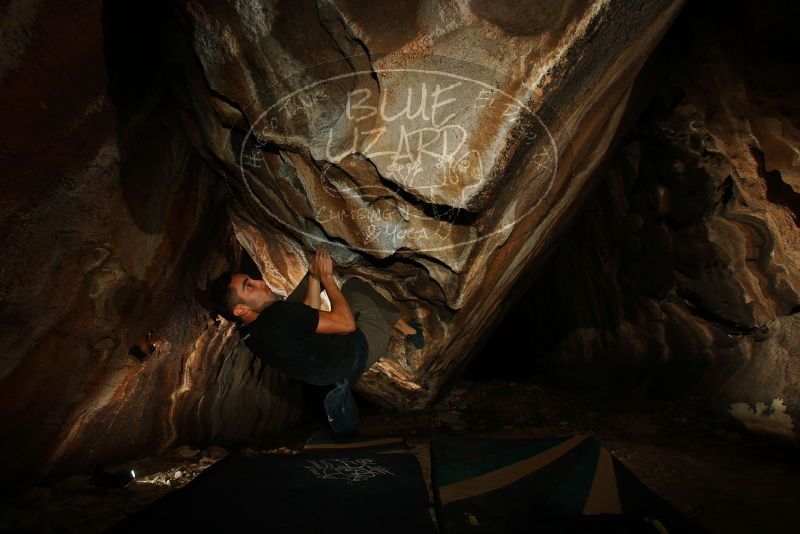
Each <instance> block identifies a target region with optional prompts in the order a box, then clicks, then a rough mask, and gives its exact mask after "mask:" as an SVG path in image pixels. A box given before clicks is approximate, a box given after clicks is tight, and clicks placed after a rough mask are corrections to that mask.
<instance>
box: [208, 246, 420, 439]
mask: <svg viewBox="0 0 800 534" xmlns="http://www.w3.org/2000/svg"><path fill="white" fill-rule="evenodd" d="M320 284H321V287H320ZM322 289H324V290H325V292H326V293H327V294H328V299H329V300H330V303H331V310H330V311H325V310H321V309H320V303H321V299H320V293H321V290H322ZM211 299H212V303H213V304H214V307H215V308H216V311H217V313H219V314H220V315H222V316H223V317H225V318H226V319H228V320H229V321H233V322H235V323H238V324H240V325H241V327H240V332H241V336H242V339H243V340H244V342H245V344H246V345H247V346H248V347H249V348H250V350H251V351H253V353H254V354H255V355H256V356H258V357H259V358H261V359H262V360H264V361H265V362H266V363H268V364H270V365H273V366H274V367H276V368H278V369H280V370H281V371H283V372H284V373H286V374H287V375H288V376H290V377H292V378H295V379H298V380H302V381H304V382H308V383H310V384H315V385H330V384H335V385H336V387H335V388H334V389H333V390H331V392H330V393H329V394H328V395H327V396H326V398H325V408H326V411H327V413H328V420H329V422H330V423H331V427H332V428H333V430H334V431H335V432H349V431H352V430H354V429H355V426H356V424H357V420H358V412H357V408H356V407H355V401H354V400H353V398H352V395H351V394H350V387H351V386H352V385H353V384H355V382H356V380H358V377H359V376H360V375H361V373H363V372H364V371H366V370H367V369H369V368H370V367H371V366H372V365H373V364H374V363H375V362H377V361H378V359H380V358H381V357H382V356H384V355H385V354H386V351H387V349H388V346H389V339H390V332H391V328H392V327H394V328H396V329H397V330H399V331H400V332H402V333H403V334H405V340H406V342H407V343H410V344H413V345H414V346H415V347H417V348H422V347H423V346H424V339H423V332H422V328H421V325H420V324H418V323H413V322H412V323H406V322H405V321H404V320H403V319H401V318H400V311H399V310H398V309H397V308H396V307H395V306H394V305H392V304H391V303H390V302H388V301H387V300H386V299H385V298H384V297H383V296H382V295H381V294H380V293H378V292H377V291H375V289H373V288H372V287H371V286H370V285H369V284H368V283H366V282H365V281H363V280H361V279H360V278H356V277H352V278H350V279H348V280H347V281H346V282H345V283H344V285H343V286H342V288H341V290H340V289H339V287H338V286H337V284H336V280H335V279H334V277H333V259H332V258H331V256H330V252H329V251H328V250H327V248H319V249H318V250H317V251H316V254H315V257H314V261H313V262H312V265H311V266H310V267H309V272H308V273H307V274H306V276H305V277H304V278H303V280H302V281H301V282H300V284H299V285H298V286H297V287H296V288H295V289H294V291H292V293H291V294H290V295H289V296H288V297H287V298H286V299H285V300H284V299H282V298H281V296H280V295H277V294H275V293H273V292H272V290H271V289H270V288H269V286H267V284H266V282H264V281H263V280H256V279H253V278H251V277H249V276H247V275H246V274H243V273H236V274H231V273H223V274H222V275H221V276H219V277H218V278H217V279H216V280H215V281H214V283H213V284H212V287H211ZM301 299H302V300H301Z"/></svg>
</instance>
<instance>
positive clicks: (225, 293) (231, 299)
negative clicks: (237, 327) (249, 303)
mask: <svg viewBox="0 0 800 534" xmlns="http://www.w3.org/2000/svg"><path fill="white" fill-rule="evenodd" d="M231 276H232V275H231V273H230V272H229V271H225V272H224V273H222V274H221V275H219V276H218V277H217V279H216V280H214V283H212V284H211V292H210V293H211V304H212V305H213V306H214V311H215V312H217V313H218V314H219V315H221V316H223V317H224V318H226V319H227V320H229V321H231V322H234V323H237V324H241V322H242V320H241V319H240V318H239V317H237V316H235V315H234V314H233V307H234V306H235V305H237V304H242V302H243V301H242V300H241V299H240V298H239V295H237V294H236V290H235V289H234V288H233V287H231Z"/></svg>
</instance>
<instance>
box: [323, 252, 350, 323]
mask: <svg viewBox="0 0 800 534" xmlns="http://www.w3.org/2000/svg"><path fill="white" fill-rule="evenodd" d="M318 266H319V278H320V281H321V282H322V287H324V288H325V292H326V293H328V298H329V299H330V301H331V311H329V312H328V311H323V310H320V311H319V312H318V313H319V322H318V323H317V330H316V332H317V333H318V334H349V333H351V332H355V331H356V320H355V318H354V317H353V312H352V310H351V309H350V304H348V302H347V298H346V297H345V296H344V294H343V293H342V291H341V290H340V289H339V286H338V285H336V280H335V279H334V278H333V260H332V259H331V257H330V253H329V252H328V251H322V252H321V253H320V261H319V263H318Z"/></svg>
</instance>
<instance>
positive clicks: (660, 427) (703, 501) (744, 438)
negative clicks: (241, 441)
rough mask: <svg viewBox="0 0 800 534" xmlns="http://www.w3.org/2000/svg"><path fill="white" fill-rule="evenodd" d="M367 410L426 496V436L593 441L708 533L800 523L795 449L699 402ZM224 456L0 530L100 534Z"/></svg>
mask: <svg viewBox="0 0 800 534" xmlns="http://www.w3.org/2000/svg"><path fill="white" fill-rule="evenodd" d="M359 401H360V402H359V405H360V407H361V423H360V427H359V430H360V432H361V433H362V434H365V435H380V434H394V435H397V434H400V435H403V436H404V437H405V438H406V439H407V441H408V443H409V444H410V445H411V446H412V448H413V451H414V453H415V454H416V455H417V458H418V459H419V461H420V465H421V467H422V471H423V474H424V475H425V478H426V481H427V482H428V486H429V487H430V461H429V458H430V456H429V442H430V433H431V431H434V430H437V429H443V430H452V431H459V432H465V433H479V434H482V435H497V436H505V437H534V438H538V437H549V436H556V435H567V434H591V435H593V436H594V437H596V438H597V439H599V440H600V441H601V442H602V443H603V444H604V445H605V447H606V448H608V449H609V451H611V453H612V454H614V456H615V457H616V458H618V459H619V460H621V461H622V462H623V463H624V464H625V465H626V466H627V467H628V468H629V469H631V471H633V473H635V474H636V475H637V476H638V477H639V478H640V479H641V480H642V481H643V482H644V483H645V484H647V485H648V486H649V487H650V488H651V489H653V490H654V491H656V492H657V493H659V494H660V495H661V496H662V497H663V498H665V499H666V500H667V501H668V502H670V503H671V504H672V505H673V506H675V508H677V509H678V510H680V511H681V512H683V513H684V514H685V515H686V516H687V517H689V518H690V519H692V520H694V521H695V522H697V523H698V524H700V525H702V526H704V527H706V528H707V529H709V530H710V531H711V532H753V531H760V532H783V531H786V530H788V529H789V528H791V525H794V524H796V523H797V519H796V517H795V514H796V507H797V496H798V495H800V464H799V463H798V460H797V454H796V449H793V448H791V447H788V446H781V445H779V444H776V443H774V442H770V441H766V440H763V439H756V438H753V437H750V436H748V435H746V434H744V433H741V432H740V431H739V430H737V429H736V428H733V427H727V428H726V427H724V426H722V425H720V424H718V423H715V422H713V421H711V420H709V419H706V418H704V417H702V416H700V415H698V413H699V412H698V410H697V409H695V407H694V406H693V403H692V399H689V400H688V401H684V402H682V403H665V402H663V401H662V402H660V403H653V404H648V403H646V402H632V401H631V400H630V399H628V400H621V399H619V398H615V397H613V396H610V395H599V394H598V395H594V396H589V395H587V394H586V393H585V391H580V390H578V389H575V388H573V389H570V388H566V387H564V386H562V385H559V386H555V385H553V384H552V383H551V384H549V385H544V384H541V383H540V384H534V383H515V382H509V381H505V380H493V381H481V382H474V381H470V380H467V379H464V380H462V381H460V382H458V383H456V384H455V385H454V387H452V388H451V389H450V390H449V392H448V394H447V395H444V396H443V397H442V398H441V399H440V400H439V401H438V402H437V403H436V404H435V405H434V406H433V407H432V408H431V409H430V410H427V411H424V412H415V413H405V414H399V413H394V412H392V411H386V410H382V409H380V408H378V407H376V406H374V405H370V404H368V403H367V402H366V401H364V400H363V399H359ZM696 402H697V401H695V403H696ZM324 424H325V420H324V418H323V414H322V413H313V414H309V415H308V417H307V418H306V419H304V421H303V422H302V424H300V425H299V426H298V427H297V428H295V429H294V430H292V431H291V432H290V433H287V434H285V435H283V436H281V437H280V438H276V439H273V440H270V441H262V442H259V443H252V444H248V446H247V447H243V448H245V449H246V450H253V451H271V452H274V453H278V454H280V453H292V452H294V451H296V450H299V449H300V448H302V445H303V443H304V441H305V439H307V438H308V437H309V436H310V435H311V433H313V432H314V430H316V429H318V428H321V427H322V426H321V425H324ZM227 452H228V449H226V448H223V447H216V446H212V447H207V448H204V449H192V448H190V447H188V446H183V447H180V448H176V449H171V450H169V451H165V452H164V453H162V454H159V455H153V456H149V457H147V458H141V459H137V460H133V461H130V462H126V463H124V464H118V465H114V466H108V470H109V471H114V472H127V471H129V470H130V469H134V470H135V471H136V473H137V480H136V481H135V482H132V483H130V484H128V485H127V486H125V487H122V488H99V487H94V486H92V485H90V484H89V483H88V477H87V475H73V476H70V477H66V478H61V479H55V480H50V481H42V483H40V485H37V486H35V487H33V488H31V489H29V490H27V491H26V492H24V493H23V494H21V495H19V496H17V497H15V498H13V499H11V500H9V501H7V502H5V503H3V505H2V506H0V530H3V531H6V530H9V531H19V530H29V531H36V532H48V531H59V532H64V531H66V532H100V531H102V530H104V529H106V528H108V527H109V526H110V525H112V524H113V523H115V522H117V521H119V520H120V519H121V518H123V517H125V516H127V515H129V514H131V513H133V512H135V511H136V510H139V509H141V508H143V507H144V506H146V505H147V504H149V503H150V502H153V501H154V500H156V499H158V498H159V497H161V496H163V495H165V494H167V493H169V492H171V491H174V490H175V489H177V488H180V487H182V486H184V485H185V484H187V483H188V482H190V481H191V480H192V479H193V478H194V477H195V476H196V475H197V474H198V473H200V472H201V471H202V470H203V469H205V468H206V467H208V466H209V465H212V464H213V463H214V462H216V461H217V460H219V459H220V458H222V457H224V455H225V454H227ZM431 513H432V509H431Z"/></svg>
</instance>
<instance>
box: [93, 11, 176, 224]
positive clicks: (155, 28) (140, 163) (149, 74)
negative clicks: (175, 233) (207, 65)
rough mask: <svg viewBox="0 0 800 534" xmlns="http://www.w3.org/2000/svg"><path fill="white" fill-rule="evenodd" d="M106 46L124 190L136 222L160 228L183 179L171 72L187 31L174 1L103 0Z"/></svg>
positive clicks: (107, 68) (104, 47) (104, 39)
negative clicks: (180, 21) (176, 13)
mask: <svg viewBox="0 0 800 534" xmlns="http://www.w3.org/2000/svg"><path fill="white" fill-rule="evenodd" d="M102 25H103V49H104V53H105V63H106V71H107V74H108V81H109V85H108V86H109V94H110V97H111V100H112V102H113V104H114V109H115V110H116V113H117V130H116V131H117V148H118V150H119V154H120V181H121V184H122V190H123V195H124V198H125V202H126V204H127V206H128V209H129V211H130V214H131V216H132V218H133V220H134V221H135V222H136V225H137V226H138V227H139V228H140V229H141V230H142V231H144V232H147V233H150V234H157V233H160V232H162V231H164V229H165V226H166V225H167V218H168V215H169V214H168V212H167V210H166V209H165V208H166V207H167V206H165V205H164V204H165V202H167V201H168V199H169V197H170V195H171V191H172V190H173V188H174V187H175V184H176V182H179V179H178V176H176V175H177V174H178V173H180V172H181V171H182V170H183V169H182V168H181V163H182V162H181V159H180V158H181V157H182V151H181V150H180V149H181V148H182V147H180V146H176V140H178V141H179V143H180V144H183V143H185V142H186V139H185V137H186V136H185V133H184V131H183V126H182V125H181V124H180V121H179V120H178V117H177V114H176V113H175V107H176V106H175V102H176V100H175V98H174V97H173V95H172V94H171V91H170V80H169V79H170V75H171V73H174V72H181V69H180V65H181V64H182V62H183V61H184V58H185V53H186V43H185V39H186V38H185V36H184V34H183V33H182V32H181V29H180V27H179V26H178V24H177V21H176V20H175V15H174V14H173V12H172V8H171V5H170V3H169V2H160V1H158V0H144V1H142V2H136V3H128V2H113V1H106V2H104V3H103V18H102Z"/></svg>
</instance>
